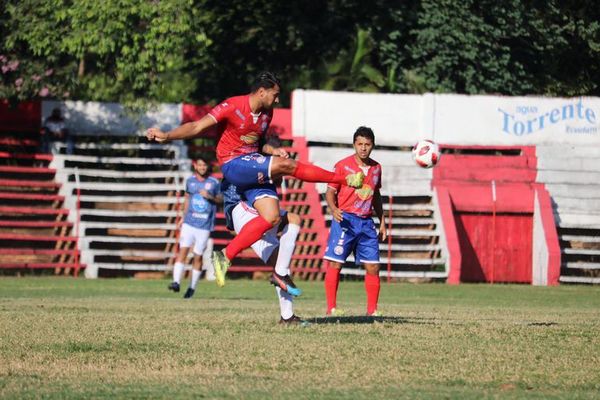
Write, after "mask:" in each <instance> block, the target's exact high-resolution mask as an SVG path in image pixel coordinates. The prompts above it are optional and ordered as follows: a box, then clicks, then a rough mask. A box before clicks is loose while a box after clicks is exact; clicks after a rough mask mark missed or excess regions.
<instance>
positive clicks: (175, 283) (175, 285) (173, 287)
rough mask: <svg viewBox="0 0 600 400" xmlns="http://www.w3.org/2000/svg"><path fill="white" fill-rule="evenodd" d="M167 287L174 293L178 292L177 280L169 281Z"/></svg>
mask: <svg viewBox="0 0 600 400" xmlns="http://www.w3.org/2000/svg"><path fill="white" fill-rule="evenodd" d="M167 288H168V289H169V290H172V291H174V292H175V293H179V283H177V282H171V283H170V284H169V286H167Z"/></svg>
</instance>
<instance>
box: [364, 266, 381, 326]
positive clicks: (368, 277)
mask: <svg viewBox="0 0 600 400" xmlns="http://www.w3.org/2000/svg"><path fill="white" fill-rule="evenodd" d="M363 265H364V267H365V292H366V293H367V315H371V316H378V315H379V312H378V311H377V304H378V302H379V290H380V288H381V281H380V279H379V264H366V263H365V264H363Z"/></svg>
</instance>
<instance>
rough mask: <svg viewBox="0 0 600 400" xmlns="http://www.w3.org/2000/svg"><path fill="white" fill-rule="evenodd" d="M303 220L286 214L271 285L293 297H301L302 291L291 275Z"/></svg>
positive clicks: (291, 214)
mask: <svg viewBox="0 0 600 400" xmlns="http://www.w3.org/2000/svg"><path fill="white" fill-rule="evenodd" d="M300 223H301V219H300V216H299V215H298V214H295V213H286V215H285V216H284V217H283V218H282V222H281V224H280V225H284V228H283V230H282V233H281V238H280V239H279V249H278V251H277V253H278V255H277V260H276V262H275V264H274V265H275V268H274V269H275V270H274V271H273V274H272V275H271V279H270V281H271V283H272V284H273V285H275V286H276V287H279V288H280V289H282V290H284V291H285V292H287V293H288V294H290V295H292V296H300V295H301V294H302V290H301V289H300V288H298V287H297V286H296V284H295V283H294V281H293V280H292V276H291V273H290V262H291V260H292V256H293V254H294V249H295V248H296V239H297V238H298V233H299V232H300Z"/></svg>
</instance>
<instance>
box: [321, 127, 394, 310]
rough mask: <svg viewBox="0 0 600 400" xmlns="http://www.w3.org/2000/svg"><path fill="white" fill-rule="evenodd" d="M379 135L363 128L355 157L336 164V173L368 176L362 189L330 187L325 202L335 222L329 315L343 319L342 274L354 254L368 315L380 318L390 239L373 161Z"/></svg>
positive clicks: (329, 248) (330, 247)
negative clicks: (382, 266)
mask: <svg viewBox="0 0 600 400" xmlns="http://www.w3.org/2000/svg"><path fill="white" fill-rule="evenodd" d="M374 146H375V135H374V134H373V131H372V130H371V129H370V128H367V127H364V126H361V127H359V128H358V129H357V130H356V132H355V133H354V137H353V147H354V154H352V155H351V156H349V157H346V158H344V159H342V160H340V161H338V162H337V163H336V164H335V170H336V171H339V170H346V171H359V170H362V171H363V172H364V174H365V180H364V183H363V185H362V187H361V188H360V189H354V188H350V187H347V186H340V185H338V184H331V183H330V184H329V185H328V186H327V192H326V193H325V198H326V201H327V205H328V206H329V208H330V210H331V212H332V215H333V220H332V221H331V230H330V233H329V239H328V240H327V249H326V250H325V256H324V258H325V259H326V260H328V261H329V266H328V268H327V272H326V273H325V295H326V298H327V315H333V316H336V315H338V316H339V315H343V311H342V310H339V309H338V308H337V305H336V301H337V289H338V284H339V281H340V270H341V268H342V265H343V264H344V263H345V262H346V258H347V257H348V255H350V252H352V251H354V257H355V262H356V263H357V264H358V263H362V264H363V266H364V268H365V271H366V273H365V291H366V292H367V315H370V316H377V315H380V314H379V312H378V311H377V303H378V301H379V289H380V281H379V242H378V240H377V239H378V236H379V238H380V239H381V240H382V241H383V240H385V238H386V237H387V230H386V226H385V220H384V217H383V206H382V203H381V193H380V189H381V165H380V164H379V163H378V162H377V161H375V160H373V159H372V158H371V152H372V151H373V147H374ZM372 210H374V211H375V214H376V215H377V218H378V219H379V234H378V232H377V229H376V228H375V223H374V221H373V219H372V218H371V215H372Z"/></svg>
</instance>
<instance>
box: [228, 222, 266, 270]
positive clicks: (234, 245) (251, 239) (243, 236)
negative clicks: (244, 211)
mask: <svg viewBox="0 0 600 400" xmlns="http://www.w3.org/2000/svg"><path fill="white" fill-rule="evenodd" d="M272 227H273V225H271V224H270V223H269V222H268V221H267V220H266V219H264V218H263V217H261V216H260V215H259V216H258V217H256V218H254V219H252V220H251V221H250V222H248V223H247V224H246V225H244V227H243V228H242V230H241V231H240V233H238V234H237V236H236V237H234V238H233V240H232V241H231V242H229V244H228V245H227V247H225V256H226V257H227V258H228V259H229V260H233V259H234V258H235V256H237V255H238V254H240V252H241V251H242V250H244V249H247V248H248V247H250V246H252V245H253V244H254V243H255V242H256V241H257V240H258V239H260V238H261V237H262V235H263V234H264V233H265V232H266V231H268V230H269V229H271V228H272Z"/></svg>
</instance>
